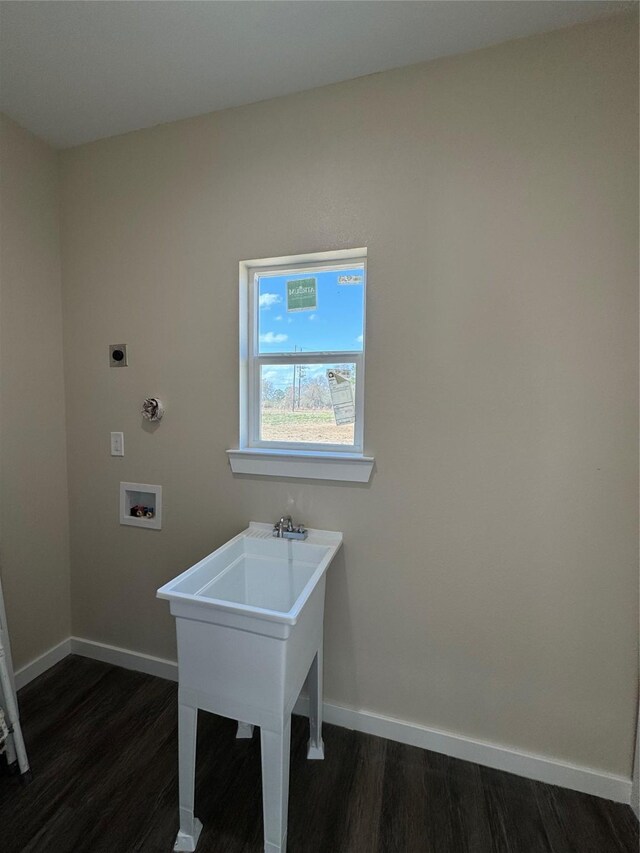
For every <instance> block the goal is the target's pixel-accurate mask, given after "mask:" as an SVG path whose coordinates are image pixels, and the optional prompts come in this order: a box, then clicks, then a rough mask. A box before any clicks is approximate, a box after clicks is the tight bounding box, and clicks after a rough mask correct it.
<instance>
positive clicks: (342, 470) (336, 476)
mask: <svg viewBox="0 0 640 853" xmlns="http://www.w3.org/2000/svg"><path fill="white" fill-rule="evenodd" d="M227 453H228V454H229V463H230V465H231V470H232V471H233V473H234V474H260V475H263V476H265V477H298V478H300V479H303V480H342V481H344V482H348V483H368V482H369V478H370V477H371V472H372V471H373V463H374V461H375V460H374V458H373V456H362V455H361V454H359V453H323V452H322V451H315V450H314V451H310V450H266V449H264V448H257V447H252V448H245V449H242V450H227Z"/></svg>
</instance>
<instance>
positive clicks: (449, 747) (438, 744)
mask: <svg viewBox="0 0 640 853" xmlns="http://www.w3.org/2000/svg"><path fill="white" fill-rule="evenodd" d="M308 708H309V700H308V698H307V697H306V696H300V698H299V699H298V701H297V702H296V705H295V707H294V709H293V712H294V714H302V715H304V716H308ZM323 715H324V720H325V722H327V723H332V724H333V725H334V726H341V727H342V728H345V729H354V730H355V731H358V732H364V733H365V734H370V735H375V736H376V737H383V738H386V739H387V740H395V741H398V742H399V743H406V744H408V745H409V746H417V747H420V748H421V749H429V750H431V751H433V752H439V753H441V754H443V755H449V756H451V757H452V758H460V759H461V760H463V761H471V762H473V763H474V764H482V765H483V766H484V767H492V768H494V769H495V770H503V771H505V772H506V773H514V774H515V775H516V776H524V777H526V778H527V779H535V780H537V781H539V782H546V783H547V784H549V785H559V786H560V787H562V788H569V789H571V790H573V791H581V792H582V793H584V794H591V795H593V796H595V797H603V798H604V799H606V800H614V801H615V802H618V803H629V798H630V795H631V780H630V779H626V778H625V777H624V776H615V775H613V774H612V773H605V772H604V771H602V770H594V769H592V768H590V767H582V766H580V765H576V764H569V763H566V762H564V761H560V760H559V759H557V758H551V757H549V756H544V755H534V754H532V753H527V752H521V751H520V750H517V749H513V748H511V747H506V746H501V745H499V744H495V743H488V742H486V741H479V740H474V739H472V738H468V737H465V736H464V735H457V734H453V733H452V732H445V731H440V730H438V729H432V728H428V727H427V726H421V725H418V724H417V723H408V722H405V721H404V720H396V719H393V718H392V717H385V716H382V715H381V714H374V713H372V712H371V711H356V710H355V709H353V708H345V707H343V706H342V705H333V704H330V703H328V702H325V703H324V704H323Z"/></svg>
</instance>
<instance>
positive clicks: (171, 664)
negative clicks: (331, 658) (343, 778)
mask: <svg viewBox="0 0 640 853" xmlns="http://www.w3.org/2000/svg"><path fill="white" fill-rule="evenodd" d="M68 654H76V655H81V656H83V657H87V658H92V659H93V660H99V661H102V662H104V663H110V664H113V665H114V666H121V667H124V668H125V669H133V670H136V671H137V672H144V673H147V674H148V675H156V676H158V677H159V678H166V679H168V680H169V681H177V680H178V665H177V663H175V661H171V660H166V659H164V658H157V657H153V655H145V654H142V653H140V652H133V651H131V650H130V649H122V648H118V647H117V646H111V645H108V644H107V643H98V642H96V641H95V640H85V639H82V638H81V637H70V638H69V639H68V640H65V641H64V642H62V643H60V644H59V645H58V646H55V647H54V648H53V649H51V650H50V651H48V652H46V653H45V654H44V655H41V656H40V657H39V658H37V659H36V660H35V661H32V662H31V663H29V664H27V666H25V667H22V669H20V670H18V672H17V673H16V686H18V687H22V686H24V685H25V684H27V683H28V682H29V681H31V680H32V679H33V678H35V677H36V676H37V675H40V674H41V673H42V672H44V671H45V670H46V669H48V668H49V667H50V666H53V665H54V664H55V663H57V662H58V661H59V660H62V658H64V657H66V655H68ZM308 712H309V700H308V698H307V697H305V696H301V697H300V698H299V699H298V701H297V702H296V706H295V708H294V713H295V714H302V715H304V716H308ZM323 713H324V719H325V721H326V722H327V723H331V724H333V725H335V726H341V727H342V728H346V729H353V730H355V731H358V732H363V733H364V734H370V735H376V736H377V737H382V738H386V739H387V740H395V741H398V742H399V743H406V744H408V745H410V746H417V747H420V748H421V749H429V750H432V751H433V752H439V753H442V754H444V755H449V756H451V757H452V758H459V759H461V760H462V761H471V762H473V763H474V764H481V765H483V766H485V767H492V768H493V769H495V770H503V771H505V772H507V773H514V774H515V775H516V776H524V777H525V778H527V779H535V780H537V781H539V782H546V783H547V784H550V785H559V786H560V787H562V788H569V789H571V790H573V791H581V792H582V793H584V794H591V795H593V796H595V797H603V798H604V799H607V800H614V801H615V802H618V803H626V804H629V803H630V800H631V779H627V778H625V777H624V776H615V775H613V774H611V773H605V772H604V771H602V770H595V769H592V768H590V767H583V766H580V765H574V764H569V763H567V762H564V761H560V760H558V759H556V758H552V757H549V756H544V755H534V754H531V753H526V752H521V751H519V750H516V749H512V748H511V747H506V746H500V745H499V744H494V743H488V742H485V741H479V740H474V739H472V738H468V737H465V736H464V735H457V734H453V733H452V732H446V731H440V730H438V729H432V728H428V727H427V726H421V725H419V724H418V723H409V722H405V721H404V720H396V719H393V718H392V717H385V716H383V715H381V714H375V713H372V712H371V711H366V710H356V709H354V708H345V707H343V706H342V705H334V704H332V703H329V702H325V703H324V706H323Z"/></svg>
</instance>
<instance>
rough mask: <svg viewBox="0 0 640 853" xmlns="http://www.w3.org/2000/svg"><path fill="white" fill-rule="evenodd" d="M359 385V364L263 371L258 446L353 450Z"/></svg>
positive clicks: (266, 368)
mask: <svg viewBox="0 0 640 853" xmlns="http://www.w3.org/2000/svg"><path fill="white" fill-rule="evenodd" d="M355 381H356V366H355V364H278V365H261V368H260V440H261V441H289V442H292V441H295V442H310V443H314V444H353V443H354V435H355V433H354V426H355V423H354V422H355V409H354V404H355ZM330 383H331V387H330Z"/></svg>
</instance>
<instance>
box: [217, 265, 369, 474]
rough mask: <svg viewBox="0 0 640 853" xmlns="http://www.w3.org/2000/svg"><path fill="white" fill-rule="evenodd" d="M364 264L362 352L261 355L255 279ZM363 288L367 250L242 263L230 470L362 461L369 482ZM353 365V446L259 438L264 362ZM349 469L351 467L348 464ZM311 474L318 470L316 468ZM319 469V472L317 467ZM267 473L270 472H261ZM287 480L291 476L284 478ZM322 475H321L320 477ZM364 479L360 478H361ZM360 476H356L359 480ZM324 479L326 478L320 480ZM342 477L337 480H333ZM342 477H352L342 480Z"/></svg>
mask: <svg viewBox="0 0 640 853" xmlns="http://www.w3.org/2000/svg"><path fill="white" fill-rule="evenodd" d="M356 265H357V266H362V268H363V274H364V282H363V287H364V291H363V333H362V334H363V341H362V350H361V351H351V352H349V351H342V350H341V351H321V352H305V353H304V354H301V353H286V354H276V353H273V354H271V353H270V354H260V352H259V342H258V335H259V327H258V319H259V314H258V298H259V286H258V278H259V276H261V275H263V276H264V275H265V274H269V273H273V274H274V275H282V273H283V272H284V273H291V274H292V275H293V274H300V273H305V272H308V271H309V272H312V271H320V270H326V269H352V268H353V267H354V266H356ZM366 290H367V250H366V248H361V249H348V250H336V251H332V252H317V253H313V254H308V255H297V256H289V257H283V258H263V259H258V260H252V261H242V262H241V263H240V318H239V319H240V430H239V432H240V442H239V448H238V449H236V450H230V451H228V452H229V455H230V459H231V463H232V468H233V469H234V471H236V470H238V471H239V469H236V467H234V461H235V462H236V464H237V463H238V459H240V458H241V457H242V458H244V459H245V460H246V459H248V458H250V457H254V458H258V457H260V458H261V459H262V460H264V459H267V458H273V459H276V458H278V459H284V460H286V461H291V460H292V459H293V458H294V457H298V458H300V459H303V460H305V462H309V461H310V460H315V461H322V460H328V461H329V462H331V463H333V462H334V461H337V460H345V461H347V462H349V463H358V462H366V463H367V465H368V473H367V474H366V479H367V480H368V478H369V475H370V471H371V467H372V465H373V459H372V458H371V457H365V456H363V448H364V410H365V406H364V388H365V350H366ZM335 363H342V364H344V363H350V364H355V370H356V385H355V410H356V413H355V424H354V442H353V444H348V445H344V444H327V443H319V442H275V441H264V440H262V439H260V433H259V428H260V368H261V366H263V365H266V364H291V365H293V364H335ZM350 467H351V468H353V466H350ZM313 470H316V468H315V467H314V469H313ZM317 470H320V469H319V468H318V469H317ZM260 473H271V471H269V472H266V471H260ZM285 476H295V475H294V474H291V473H289V474H285ZM318 476H320V475H318ZM362 476H364V474H363V475H362ZM359 477H360V475H358V479H359ZM321 478H324V477H321ZM331 479H341V477H331ZM345 479H356V477H355V476H345Z"/></svg>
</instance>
